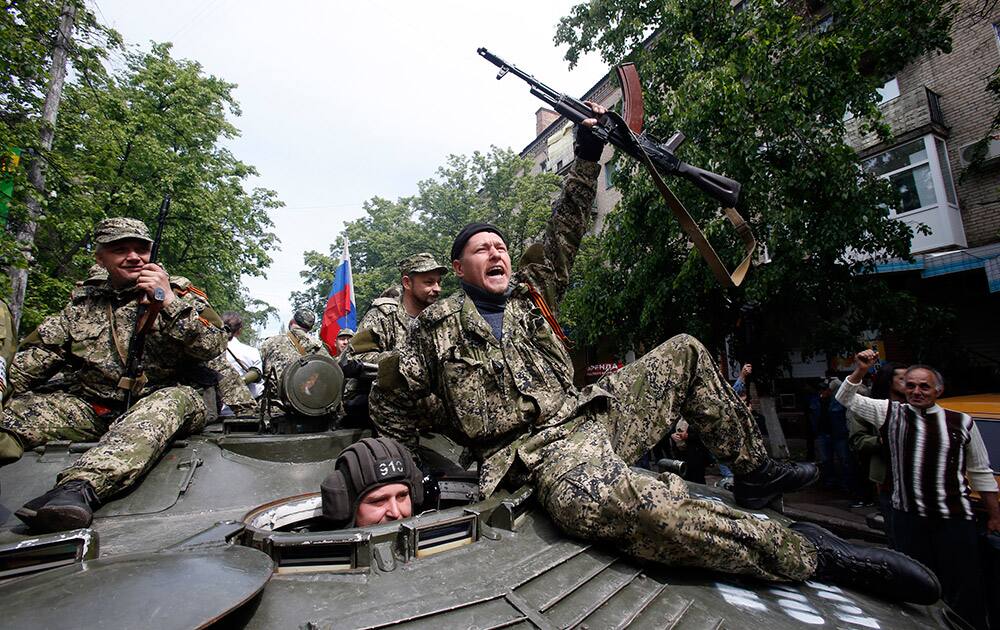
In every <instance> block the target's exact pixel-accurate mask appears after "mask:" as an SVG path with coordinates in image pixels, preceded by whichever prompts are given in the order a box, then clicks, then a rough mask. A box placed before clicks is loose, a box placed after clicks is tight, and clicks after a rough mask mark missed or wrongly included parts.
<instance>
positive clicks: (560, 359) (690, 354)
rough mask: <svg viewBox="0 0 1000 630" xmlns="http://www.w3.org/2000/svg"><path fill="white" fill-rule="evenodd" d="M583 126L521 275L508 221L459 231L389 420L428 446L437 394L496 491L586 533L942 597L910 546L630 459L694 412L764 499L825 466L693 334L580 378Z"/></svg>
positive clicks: (407, 346)
mask: <svg viewBox="0 0 1000 630" xmlns="http://www.w3.org/2000/svg"><path fill="white" fill-rule="evenodd" d="M592 107H594V110H595V112H596V113H598V114H600V113H603V112H602V111H601V110H602V108H600V107H599V106H593V105H592ZM590 122H591V123H593V122H595V121H590ZM580 129H581V131H579V132H578V134H577V146H576V154H577V158H578V159H577V160H576V161H575V162H574V164H573V166H572V167H571V168H570V170H569V173H568V174H567V176H566V179H565V182H564V185H563V191H562V195H561V196H560V197H559V199H558V200H557V201H556V204H555V207H554V210H553V214H552V217H551V219H550V220H549V222H548V224H547V226H546V230H545V234H544V236H543V239H542V242H541V243H537V244H535V245H532V246H531V247H529V248H528V250H527V251H526V252H525V254H524V256H523V258H522V260H521V264H520V270H519V271H518V272H517V274H515V275H513V277H512V276H511V269H510V257H509V256H508V254H507V246H506V241H505V240H504V238H503V236H502V234H501V233H500V231H499V230H498V229H497V228H496V227H494V226H491V225H488V224H470V225H469V226H466V228H465V229H463V230H462V232H460V233H459V235H458V236H457V238H456V239H455V243H454V246H453V248H452V252H451V257H452V261H453V262H452V267H453V269H454V270H455V273H456V275H457V276H458V277H459V278H460V280H461V282H462V291H460V292H459V293H458V294H456V295H453V296H451V297H448V298H446V299H443V300H440V301H439V302H437V303H436V304H434V305H432V306H430V307H428V308H427V309H426V310H425V311H424V312H423V313H422V314H421V315H420V317H419V318H418V319H417V322H416V324H415V325H414V326H413V327H412V328H411V329H410V331H409V335H408V337H407V340H406V342H405V343H404V344H403V345H402V346H401V347H400V349H399V351H398V352H397V353H394V354H392V355H390V356H389V357H388V358H386V359H384V360H383V361H382V362H381V363H380V364H379V377H378V381H377V384H376V386H375V387H374V388H373V391H372V396H371V411H372V418H373V419H374V420H375V423H376V425H377V426H378V428H379V429H380V430H381V431H382V433H383V434H384V435H385V436H387V437H391V438H394V439H396V440H398V441H399V442H401V443H402V444H403V445H405V446H407V447H408V448H409V449H410V450H411V451H412V452H417V451H416V447H417V437H418V434H417V429H416V426H417V424H416V423H417V421H418V420H419V418H418V416H417V414H416V413H415V411H416V410H417V407H416V405H415V404H414V403H413V401H414V400H416V399H418V398H420V397H422V396H425V395H427V394H430V393H434V394H437V396H438V397H439V398H440V399H441V400H442V401H443V402H444V404H445V407H446V410H447V412H448V413H447V418H446V420H445V426H444V427H442V428H443V429H444V430H445V431H447V432H449V433H450V434H451V435H453V436H454V437H455V438H456V440H457V441H458V442H459V443H460V444H463V445H464V446H466V447H468V448H470V449H471V450H472V451H473V453H474V455H475V457H476V458H477V460H478V461H479V462H480V488H481V491H482V492H483V493H484V494H485V495H490V494H492V493H493V492H494V490H495V489H496V488H497V487H498V486H500V485H501V484H503V485H504V486H506V487H516V486H518V485H520V484H523V483H531V484H533V485H534V487H535V489H536V492H537V497H538V500H539V501H540V502H541V504H542V505H543V506H544V508H545V509H546V510H547V511H548V513H549V514H550V515H551V517H552V518H553V519H554V521H555V522H556V523H557V524H558V525H559V526H560V527H561V528H562V529H563V530H565V531H566V532H568V533H570V534H573V535H576V536H579V537H581V538H586V539H591V540H598V541H603V542H606V543H609V544H612V545H615V546H616V547H618V548H621V549H623V550H625V551H626V552H628V553H629V554H631V555H633V556H635V557H637V558H641V559H645V560H654V561H658V562H663V563H666V564H670V565H674V566H694V567H703V568H709V569H716V570H720V571H725V572H730V573H740V574H745V575H751V576H755V577H758V578H763V579H767V580H779V581H784V580H805V579H808V578H811V577H813V576H817V577H818V578H819V579H830V580H834V581H838V580H839V581H842V582H844V581H847V582H851V583H852V586H861V587H864V586H868V587H869V588H871V589H872V590H875V591H877V592H880V593H881V594H883V595H886V596H889V597H893V598H897V599H907V598H910V599H913V598H922V599H924V600H929V601H935V600H936V596H937V592H938V591H937V586H936V581H935V580H934V578H933V575H930V574H929V572H928V571H926V570H921V568H919V565H915V563H913V562H912V561H909V560H908V559H906V558H905V557H902V556H900V555H899V554H896V555H891V552H885V551H883V550H872V549H867V548H859V547H856V546H853V545H850V544H849V543H846V542H845V541H842V540H840V539H838V538H836V537H834V536H833V535H832V534H829V532H826V531H825V530H822V529H821V528H816V527H814V526H813V527H812V528H810V527H809V526H806V527H803V528H801V533H800V532H797V531H793V529H790V528H788V527H785V526H784V525H782V524H780V523H778V522H777V521H775V520H770V519H767V518H760V517H758V516H757V515H752V514H749V513H746V512H742V511H739V510H736V509H733V508H730V507H728V506H726V505H724V504H722V503H719V502H715V501H709V500H703V499H698V498H695V497H693V496H692V495H690V494H689V492H688V488H687V485H686V484H685V482H683V481H682V480H681V479H680V478H679V477H677V476H676V475H673V474H670V473H664V474H661V475H660V476H659V477H651V476H648V475H645V474H641V473H637V472H635V471H633V470H632V469H631V468H630V466H629V464H630V463H631V462H634V461H636V460H637V459H638V458H639V457H640V456H641V455H642V454H643V453H644V452H646V451H647V450H648V449H649V448H651V447H652V446H653V445H654V444H656V443H657V442H659V441H660V440H661V439H662V438H663V437H664V436H665V435H666V434H667V433H668V431H669V430H670V428H671V427H672V425H674V424H675V423H676V422H677V421H678V420H679V419H680V418H681V417H683V418H684V419H686V420H687V421H688V422H689V423H690V424H691V425H693V426H695V427H697V428H698V430H699V432H700V434H701V435H702V439H703V441H704V442H705V444H706V445H707V446H708V447H709V448H710V449H711V450H712V451H713V452H714V453H715V455H716V456H717V457H719V458H720V459H721V460H724V461H729V462H732V467H733V469H734V470H735V471H736V474H737V479H736V492H735V494H736V499H737V502H738V503H741V504H743V505H750V506H755V507H762V506H763V505H764V504H766V503H767V502H769V501H770V500H771V499H772V498H774V497H775V496H780V494H781V492H783V491H790V490H793V489H796V488H798V487H801V486H803V485H806V484H808V483H811V482H812V481H815V479H816V477H817V474H818V471H817V470H816V467H815V465H812V464H806V465H796V464H778V463H777V462H773V461H772V460H770V458H769V457H768V456H767V454H766V451H765V449H764V446H763V442H762V440H761V437H760V434H759V432H758V429H757V426H756V423H755V422H754V420H753V418H752V416H751V415H750V413H749V411H748V410H747V408H746V406H745V405H743V404H742V403H741V402H740V400H739V399H738V398H737V396H736V395H735V393H733V390H732V388H731V387H729V385H728V384H727V383H726V382H725V381H724V380H723V379H722V376H721V374H720V372H719V370H718V367H717V366H716V364H715V361H714V360H713V359H712V357H711V355H710V354H709V353H708V352H707V351H706V349H705V348H704V347H703V346H702V345H701V344H700V343H699V342H698V341H697V340H696V339H694V338H693V337H690V336H688V335H679V336H677V337H674V338H672V339H670V340H668V341H667V342H665V343H664V344H662V345H660V346H659V347H658V348H656V349H655V350H653V351H652V352H650V353H649V354H647V355H646V356H645V357H643V358H642V359H641V360H639V361H637V362H636V363H633V364H631V365H630V366H628V367H626V368H625V369H623V370H620V371H618V372H616V373H614V374H612V375H609V376H607V377H605V378H603V379H601V380H600V381H598V383H596V384H595V385H592V386H589V387H586V388H584V389H583V390H578V389H577V388H576V387H575V386H574V385H573V365H572V362H571V360H570V356H569V353H568V352H567V349H566V346H565V344H564V336H563V335H562V331H561V329H560V328H559V325H558V323H557V321H556V319H555V316H554V314H553V307H554V306H556V305H558V304H559V302H560V300H561V298H562V296H563V294H564V292H565V290H566V288H567V285H568V283H569V272H570V269H571V268H572V264H573V259H574V257H575V255H576V252H577V249H578V247H579V245H580V240H581V238H582V237H583V234H584V232H585V231H586V227H587V222H588V218H589V215H590V208H591V204H592V202H593V199H594V194H595V188H596V185H595V184H596V178H597V175H598V173H599V172H600V166H599V165H598V164H597V160H598V159H599V157H600V155H601V152H602V150H603V144H602V143H600V142H599V141H598V140H597V139H596V138H595V137H594V136H593V135H592V134H590V133H589V131H586V130H582V128H580ZM796 525H797V524H796ZM904 584H905V586H904Z"/></svg>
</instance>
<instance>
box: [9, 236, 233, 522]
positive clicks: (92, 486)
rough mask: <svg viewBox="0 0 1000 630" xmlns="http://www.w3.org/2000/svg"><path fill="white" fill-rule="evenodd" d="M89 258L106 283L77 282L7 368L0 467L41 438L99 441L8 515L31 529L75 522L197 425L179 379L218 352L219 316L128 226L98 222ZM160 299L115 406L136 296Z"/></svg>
mask: <svg viewBox="0 0 1000 630" xmlns="http://www.w3.org/2000/svg"><path fill="white" fill-rule="evenodd" d="M94 243H95V244H96V245H97V251H96V257H97V261H98V263H100V265H101V266H102V267H103V268H104V269H105V270H106V271H107V274H108V277H107V279H106V280H103V281H100V282H96V281H95V282H89V281H88V282H84V283H83V284H82V285H81V286H79V287H77V288H76V289H74V291H73V294H72V298H71V299H70V303H69V304H68V305H67V306H66V308H65V309H63V311H62V312H61V313H59V314H57V315H53V316H50V317H48V318H46V319H45V321H43V322H42V323H41V325H40V326H39V327H38V328H37V329H36V330H35V331H34V332H33V333H31V334H30V335H29V336H28V337H27V338H26V339H25V340H24V342H23V343H22V345H21V349H20V351H19V352H18V353H17V355H16V356H15V357H14V361H13V363H12V365H11V368H10V381H11V386H12V390H13V397H12V399H11V400H10V403H9V405H8V408H7V409H6V410H5V411H4V413H3V418H2V421H0V464H7V463H10V462H13V461H16V460H17V459H18V458H20V457H21V455H22V454H23V452H24V450H25V449H31V448H34V447H35V446H39V445H41V444H45V443H46V442H48V441H49V440H74V441H90V440H99V442H98V444H97V446H95V447H94V448H92V449H90V450H88V451H87V452H86V453H84V454H83V456H82V457H80V459H79V460H77V461H76V462H75V463H74V464H73V465H71V466H70V467H68V468H66V469H65V470H63V471H62V472H61V473H59V476H58V478H57V481H56V486H55V488H54V489H53V490H51V491H49V492H47V493H46V494H44V495H42V496H41V497H38V498H36V499H34V500H32V501H29V502H28V503H26V504H25V505H24V507H22V508H21V509H20V510H18V511H17V516H18V518H20V519H21V520H22V521H24V522H25V523H27V524H28V525H29V526H30V527H31V528H32V529H33V530H39V531H58V530H64V529H72V528H77V527H86V526H87V525H89V524H90V522H91V520H92V517H93V510H94V508H95V507H96V506H97V505H98V504H99V503H100V502H101V501H103V500H106V499H107V498H108V497H110V496H112V495H114V494H116V493H117V492H120V491H122V490H124V489H126V488H128V487H130V486H131V485H132V484H133V483H135V482H136V480H137V479H138V478H139V477H140V476H141V475H142V474H143V473H144V472H145V471H146V470H148V469H149V468H150V467H151V466H152V465H153V464H154V463H155V462H156V461H157V460H158V459H159V457H160V455H162V454H163V451H164V450H165V449H166V447H167V445H168V443H169V442H170V440H171V439H172V438H173V437H174V436H175V435H177V434H179V433H182V432H195V431H199V430H201V428H202V427H203V426H204V423H205V416H206V406H205V402H204V399H203V397H202V395H201V393H200V392H199V391H198V390H197V389H196V388H195V387H192V386H190V385H187V384H185V383H188V382H190V381H189V380H187V378H188V375H189V374H190V373H191V372H192V371H193V368H197V367H199V366H203V364H204V362H205V361H208V360H210V359H212V358H214V357H216V356H218V355H219V354H220V353H221V352H222V351H223V350H224V349H225V347H226V335H225V332H224V331H223V329H222V320H221V319H219V316H218V315H217V314H216V313H215V311H213V310H212V307H211V306H210V305H209V303H208V300H207V299H206V298H205V295H204V294H203V293H202V292H201V291H200V290H198V289H196V288H194V287H193V286H191V283H190V281H188V280H186V279H184V278H170V277H168V276H167V274H166V272H165V271H163V269H162V268H160V267H159V266H158V265H156V264H152V263H150V262H149V256H150V245H151V243H152V239H150V237H149V231H148V230H147V229H146V226H145V225H144V224H143V223H142V222H141V221H138V220H136V219H127V218H116V219H105V220H104V221H101V222H100V223H98V224H97V227H96V229H95V231H94ZM154 294H155V295H156V297H162V298H163V300H162V303H163V308H162V310H161V311H160V312H159V314H158V315H157V320H156V321H155V322H154V323H153V325H152V328H151V330H150V332H149V334H148V336H147V337H146V348H145V357H144V361H143V365H144V368H145V372H144V374H143V376H142V378H141V379H137V381H138V383H136V384H135V386H134V387H132V388H131V389H132V391H133V392H134V394H135V400H136V402H135V404H134V405H133V406H132V407H131V409H124V400H125V393H126V392H125V389H123V386H124V385H123V383H124V381H123V380H122V376H123V373H124V369H125V359H126V353H127V350H128V345H129V339H130V338H131V336H132V332H133V329H134V328H135V325H136V310H137V308H138V300H139V299H140V298H141V299H154ZM60 371H64V372H66V373H69V374H71V375H72V378H70V379H68V380H67V381H66V384H65V385H64V388H63V389H62V390H61V391H56V392H51V393H35V392H32V389H33V388H37V387H38V386H40V385H42V384H44V383H45V382H46V381H48V380H49V378H50V377H52V376H53V375H54V374H56V373H57V372H60Z"/></svg>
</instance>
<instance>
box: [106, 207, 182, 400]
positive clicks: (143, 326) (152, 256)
mask: <svg viewBox="0 0 1000 630" xmlns="http://www.w3.org/2000/svg"><path fill="white" fill-rule="evenodd" d="M169 211H170V193H167V194H166V195H164V196H163V202H162V203H161V204H160V212H159V215H158V216H157V219H156V237H155V238H154V239H153V245H152V246H151V248H150V250H149V262H151V263H155V262H157V259H158V258H159V255H160V241H161V240H163V226H164V224H165V223H166V222H167V212H169ZM164 298H166V293H164V291H163V289H160V288H157V289H156V290H154V291H153V299H152V300H148V301H147V300H144V299H143V298H142V297H140V298H139V300H140V301H139V306H138V307H137V308H136V311H135V330H133V331H132V337H131V338H130V339H129V340H128V354H127V355H126V358H125V374H124V375H123V376H122V377H121V379H120V380H119V381H118V387H119V388H120V389H124V390H125V409H124V411H128V410H129V409H130V408H131V407H132V397H133V396H135V395H137V394H139V392H141V391H142V389H143V388H144V387H145V386H146V375H145V374H144V373H143V371H144V370H143V367H142V355H143V353H144V352H145V350H146V335H147V334H148V333H149V331H150V330H151V329H152V328H153V324H154V323H155V322H156V317H157V316H158V315H159V314H160V310H161V309H162V308H163V300H164Z"/></svg>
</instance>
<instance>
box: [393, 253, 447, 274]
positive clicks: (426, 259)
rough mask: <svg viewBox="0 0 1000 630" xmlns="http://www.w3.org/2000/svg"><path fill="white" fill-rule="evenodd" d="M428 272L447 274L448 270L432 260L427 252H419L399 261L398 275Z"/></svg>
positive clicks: (432, 257)
mask: <svg viewBox="0 0 1000 630" xmlns="http://www.w3.org/2000/svg"><path fill="white" fill-rule="evenodd" d="M428 271H440V272H441V273H442V274H446V273H448V268H447V267H445V266H444V265H442V264H440V263H438V261H436V260H434V256H433V255H431V254H428V253H427V252H420V253H419V254H414V255H412V256H407V257H406V258H404V259H403V260H401V261H399V273H400V274H401V275H404V276H408V275H410V274H414V273H427V272H428Z"/></svg>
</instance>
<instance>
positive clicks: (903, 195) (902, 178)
mask: <svg viewBox="0 0 1000 630" xmlns="http://www.w3.org/2000/svg"><path fill="white" fill-rule="evenodd" d="M983 6H988V5H983V3H982V2H975V1H974V0H964V4H963V11H962V13H961V15H960V16H959V18H958V19H957V20H956V21H955V24H954V27H953V30H952V51H951V52H950V53H947V54H944V53H929V54H926V55H924V56H922V57H920V58H918V59H915V60H913V61H912V62H911V63H910V64H909V65H908V66H907V67H906V68H904V69H903V70H902V71H901V72H899V73H898V74H897V75H896V76H895V77H891V78H889V79H888V80H887V82H886V84H885V86H883V88H882V90H881V94H882V98H883V101H882V104H881V106H880V107H881V109H882V112H883V115H884V118H885V121H886V122H887V124H888V125H889V127H890V129H891V131H892V137H891V139H890V140H888V141H881V140H880V139H879V138H878V137H876V136H875V135H874V134H867V135H866V134H863V133H861V131H860V125H859V124H858V123H857V122H856V121H848V122H847V128H848V136H847V141H848V143H849V144H850V145H851V146H852V147H853V148H854V149H855V150H856V151H857V152H858V156H859V160H860V163H861V165H862V167H863V168H865V169H867V170H869V171H871V172H874V173H876V174H878V175H879V176H881V177H884V178H886V179H888V180H889V181H890V182H892V184H893V185H894V186H895V188H896V190H897V191H898V193H899V195H900V202H901V209H900V210H899V211H898V212H895V211H894V212H893V216H894V217H895V218H897V219H898V220H900V221H904V222H906V223H908V224H909V225H911V227H913V228H914V236H913V240H912V241H911V256H912V260H886V261H880V262H879V264H878V266H877V270H878V273H879V274H883V275H882V277H883V278H884V279H886V280H887V281H888V282H889V284H890V286H891V287H892V288H893V290H904V289H905V290H907V291H909V292H911V293H913V294H915V295H916V296H917V297H918V299H919V300H921V301H925V302H926V303H929V304H940V305H942V306H946V307H947V308H950V309H954V312H955V313H956V318H955V319H956V327H955V332H956V335H957V338H956V339H955V340H954V342H955V343H956V344H958V345H959V346H960V347H961V348H963V349H965V350H967V353H968V356H969V357H970V361H971V362H972V364H976V365H982V366H986V367H989V368H990V370H992V371H994V372H1000V335H998V334H997V332H996V330H997V322H1000V135H998V134H997V133H996V130H993V133H994V135H993V137H992V138H988V137H989V134H990V133H991V129H990V125H991V123H992V121H993V119H994V117H995V116H996V115H997V112H998V109H1000V100H998V98H997V95H995V94H993V93H991V92H989V91H988V90H987V83H988V81H989V79H990V76H991V75H992V74H993V72H994V71H995V70H997V68H998V67H1000V5H994V6H993V7H992V9H991V10H990V11H991V12H992V14H991V13H990V12H986V14H984V13H983V11H982V7H983ZM834 19H835V18H834ZM583 98H584V99H587V100H592V101H596V102H599V103H601V104H602V105H605V106H606V107H613V106H614V105H616V104H617V103H618V101H619V100H620V98H621V93H620V90H619V89H618V85H617V81H616V80H615V79H614V77H613V76H612V75H610V74H609V75H608V76H606V77H605V78H603V79H602V80H600V81H598V82H597V83H596V84H595V85H594V86H593V87H592V88H591V89H590V90H588V91H587V93H586V94H585V95H584V96H583ZM535 116H536V130H535V132H536V137H535V138H534V139H533V140H532V141H531V142H530V143H529V144H528V145H527V146H525V147H524V149H523V150H522V152H521V155H522V156H525V157H528V158H530V159H531V160H532V163H533V164H534V167H533V168H534V172H540V171H550V172H555V173H562V172H564V171H565V169H567V168H568V167H569V164H570V163H571V162H572V160H573V148H572V147H573V135H572V125H571V124H570V123H568V122H567V121H566V120H565V119H563V118H562V117H560V116H559V115H558V114H556V113H555V112H553V111H551V110H548V109H546V108H541V109H539V110H538V111H537V112H536V115H535ZM987 138H988V139H987ZM983 139H987V141H986V142H985V146H986V153H985V158H986V159H985V160H984V161H983V162H982V163H981V164H979V165H978V167H976V168H973V167H972V161H973V157H974V155H973V154H974V148H975V146H976V143H977V142H979V141H981V140H983ZM611 155H612V151H611V149H607V150H605V153H604V155H603V156H602V169H601V175H600V178H599V182H598V191H597V199H596V202H595V205H594V208H593V215H594V221H593V228H592V230H593V231H594V232H595V233H597V232H599V231H600V230H601V229H603V226H604V220H605V217H606V216H607V213H608V212H610V211H611V210H612V209H613V208H614V207H615V205H616V204H617V203H618V201H619V200H620V198H621V196H620V194H619V193H618V192H617V191H616V190H615V189H614V187H613V186H612V185H611V178H612V175H613V162H609V160H610V157H611ZM923 231H927V232H928V233H926V234H924V233H923ZM862 281H863V280H862ZM890 337H891V336H890ZM879 341H880V342H882V344H883V347H885V348H886V352H887V354H888V357H887V358H889V359H891V360H898V361H903V362H909V361H916V360H928V358H927V357H926V356H923V355H922V354H921V352H920V351H918V350H916V349H914V348H912V347H907V346H906V345H905V344H904V343H902V342H901V341H900V340H899V339H898V338H887V339H884V340H883V339H879ZM588 354H589V355H591V356H589V357H588V358H586V359H582V360H581V363H593V362H601V361H607V360H609V357H608V356H604V354H605V353H601V352H594V351H591V352H589V353H588ZM793 356H794V352H793ZM836 363H837V362H836V360H835V358H833V357H830V358H827V357H824V356H819V357H813V358H812V359H809V360H807V361H800V362H794V364H793V367H792V373H791V374H790V376H793V377H806V376H816V375H822V373H823V372H825V370H826V369H827V368H829V367H831V366H836Z"/></svg>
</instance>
